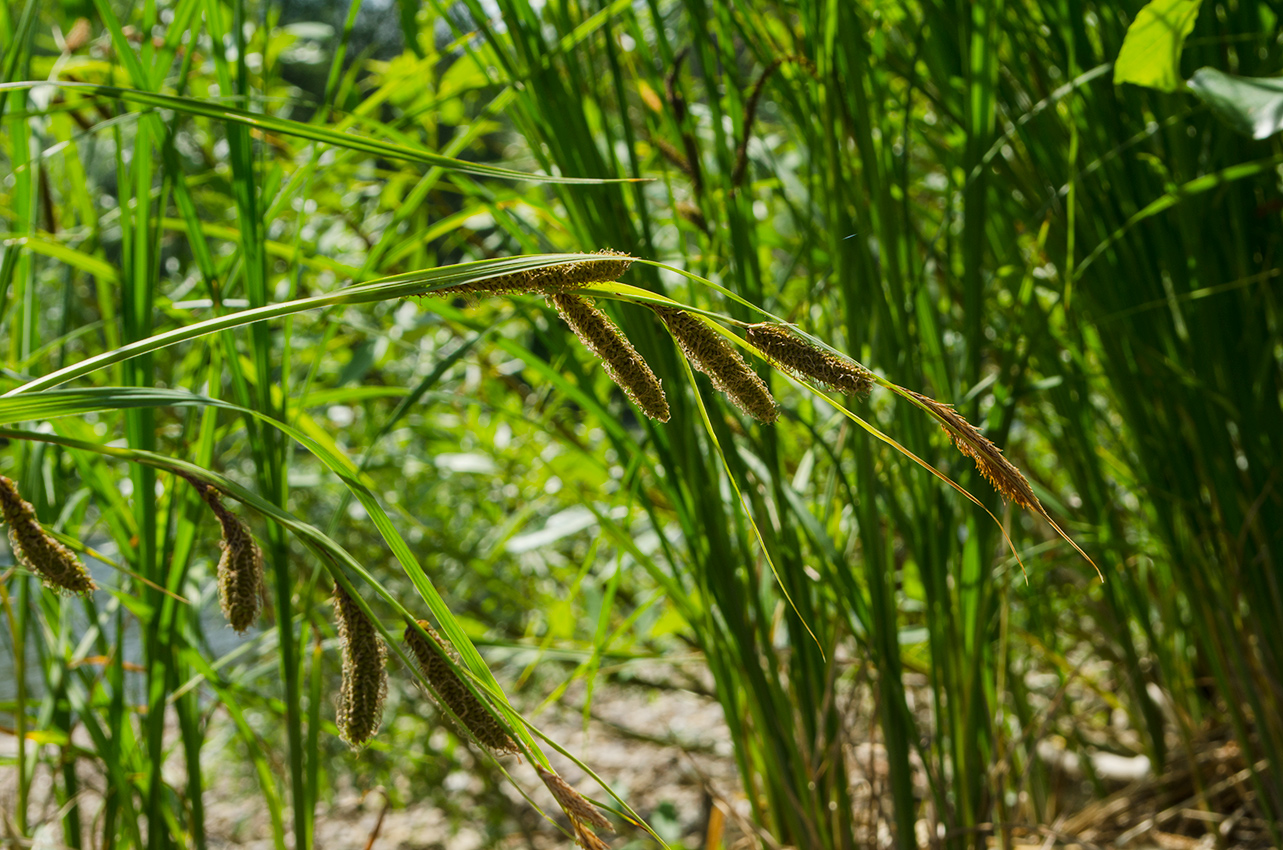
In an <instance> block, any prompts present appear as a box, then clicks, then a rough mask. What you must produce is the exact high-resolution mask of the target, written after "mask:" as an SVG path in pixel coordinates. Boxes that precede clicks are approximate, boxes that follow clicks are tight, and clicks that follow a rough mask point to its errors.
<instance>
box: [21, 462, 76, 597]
mask: <svg viewBox="0 0 1283 850" xmlns="http://www.w3.org/2000/svg"><path fill="white" fill-rule="evenodd" d="M0 512H3V514H4V521H5V522H6V523H8V524H9V543H10V545H11V546H13V554H14V555H15V556H16V557H17V559H18V561H19V562H20V563H21V564H23V565H24V566H26V567H27V568H28V569H30V570H31V571H32V572H33V573H35V574H36V575H38V576H40V578H41V580H43V581H44V584H45V587H48V588H50V589H52V590H57V591H59V592H62V593H67V594H71V593H78V594H84V593H91V592H92V591H94V590H96V589H97V588H98V585H96V584H94V580H93V579H92V578H90V577H89V570H87V569H85V565H84V564H82V563H81V562H80V559H79V558H77V557H76V556H75V554H74V553H73V552H72V551H71V550H70V549H68V548H67V547H66V546H63V545H62V544H61V543H59V542H58V541H57V540H54V539H53V537H51V536H50V535H49V532H47V531H45V530H44V528H42V527H41V525H40V523H39V522H37V521H36V510H35V508H33V507H32V506H31V503H30V502H27V501H25V500H24V499H23V498H22V496H21V495H20V494H19V493H18V487H17V485H16V484H14V483H13V482H12V481H10V480H9V479H8V478H5V477H4V476H3V475H0Z"/></svg>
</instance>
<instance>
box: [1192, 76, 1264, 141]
mask: <svg viewBox="0 0 1283 850" xmlns="http://www.w3.org/2000/svg"><path fill="white" fill-rule="evenodd" d="M1189 88H1190V90H1191V91H1192V92H1193V93H1194V94H1195V95H1196V96H1197V97H1198V99H1199V100H1201V101H1203V102H1204V103H1206V104H1207V105H1208V106H1209V107H1211V109H1212V112H1214V113H1215V114H1216V117H1217V118H1220V119H1221V120H1222V121H1224V122H1225V123H1226V124H1228V125H1230V126H1231V127H1233V128H1234V129H1235V130H1238V131H1239V132H1240V133H1242V134H1244V135H1246V136H1251V137H1252V138H1253V139H1268V138H1269V137H1270V136H1273V135H1274V134H1275V133H1277V132H1278V131H1279V130H1283V78H1280V77H1240V76H1237V75H1235V74H1227V73H1225V72H1224V71H1218V70H1216V69H1215V68H1199V69H1198V70H1197V71H1195V72H1194V76H1193V77H1191V78H1190V80H1189Z"/></svg>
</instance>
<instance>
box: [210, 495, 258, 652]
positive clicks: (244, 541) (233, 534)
mask: <svg viewBox="0 0 1283 850" xmlns="http://www.w3.org/2000/svg"><path fill="white" fill-rule="evenodd" d="M201 496H202V497H203V498H204V499H205V503H206V504H208V505H209V507H210V510H212V511H213V512H214V516H216V517H218V522H219V525H221V526H222V527H223V539H222V540H220V541H219V542H218V547H219V548H220V549H221V550H222V552H223V554H222V555H221V556H220V557H219V559H218V604H219V606H220V607H221V608H222V609H223V616H224V617H226V618H227V622H228V623H229V624H230V625H231V627H232V628H233V629H235V630H236V632H237V633H238V634H244V633H245V630H246V629H248V628H249V627H250V626H252V625H254V621H255V620H257V619H258V614H259V611H260V610H262V605H263V597H264V596H265V594H266V587H265V585H264V584H263V550H262V549H260V548H258V543H257V542H255V540H254V536H253V535H252V534H250V532H249V528H247V527H246V525H245V523H244V522H242V521H241V519H240V518H239V517H238V516H236V514H234V513H232V512H231V511H229V510H228V509H227V508H225V507H224V506H223V503H222V500H220V499H219V497H218V491H217V490H215V489H214V488H213V487H205V488H203V489H202V490H201Z"/></svg>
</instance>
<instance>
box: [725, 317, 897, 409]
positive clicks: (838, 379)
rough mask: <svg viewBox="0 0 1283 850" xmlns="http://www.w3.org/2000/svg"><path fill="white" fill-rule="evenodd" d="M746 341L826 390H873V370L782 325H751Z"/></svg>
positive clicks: (848, 391)
mask: <svg viewBox="0 0 1283 850" xmlns="http://www.w3.org/2000/svg"><path fill="white" fill-rule="evenodd" d="M748 341H749V344H750V345H752V346H753V347H754V348H756V349H757V350H758V351H760V352H762V353H763V354H765V355H766V356H767V357H769V358H770V359H771V360H772V361H773V362H774V363H775V364H776V365H777V366H779V367H780V368H782V369H786V370H788V371H790V372H792V373H793V374H795V375H797V376H799V377H804V378H811V379H813V380H815V381H817V382H819V383H820V384H821V385H823V386H824V387H826V388H828V389H831V390H837V391H839V392H844V393H852V394H854V395H858V396H862V397H863V396H866V395H868V394H869V390H871V389H873V373H872V372H870V371H869V370H868V369H865V368H864V367H863V366H861V365H860V364H859V363H856V362H855V361H854V360H847V359H846V358H844V357H838V356H837V355H836V354H832V353H830V352H828V351H825V350H824V349H822V348H819V347H818V346H815V345H812V344H811V343H809V342H807V341H806V340H804V339H802V338H801V337H799V336H797V335H796V334H794V333H793V332H791V331H790V330H789V329H788V328H786V327H784V326H783V325H777V324H773V323H770V322H763V323H762V324H759V325H753V326H751V327H750V328H749V329H748Z"/></svg>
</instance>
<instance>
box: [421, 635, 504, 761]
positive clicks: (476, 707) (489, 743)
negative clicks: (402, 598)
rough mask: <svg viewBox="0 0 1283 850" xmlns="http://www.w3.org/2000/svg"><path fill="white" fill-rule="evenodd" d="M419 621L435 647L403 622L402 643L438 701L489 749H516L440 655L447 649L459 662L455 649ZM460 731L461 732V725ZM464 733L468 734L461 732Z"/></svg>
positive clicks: (496, 722) (498, 751)
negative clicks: (403, 637)
mask: <svg viewBox="0 0 1283 850" xmlns="http://www.w3.org/2000/svg"><path fill="white" fill-rule="evenodd" d="M418 622H419V625H420V626H422V627H423V630H424V631H425V632H427V633H428V634H429V635H430V636H431V637H432V640H433V641H434V642H435V643H436V647H431V646H429V645H428V642H427V640H426V639H425V638H424V637H423V635H421V634H419V632H418V631H417V630H415V629H414V627H412V626H408V625H407V626H406V629H405V644H406V646H407V647H409V649H410V652H411V653H412V654H413V655H414V659H415V661H417V662H418V663H419V671H420V672H421V673H423V677H424V678H425V679H427V680H428V682H429V683H430V684H431V685H432V689H433V690H434V691H436V693H437V696H438V697H439V698H440V700H441V702H443V703H445V705H446V707H447V708H449V709H450V711H451V712H453V714H454V716H455V717H456V718H458V722H459V724H461V725H462V726H463V727H464V728H465V729H466V730H467V731H468V732H471V733H472V736H473V737H475V738H476V739H477V740H478V741H480V742H481V743H482V744H484V745H485V746H486V747H489V748H490V749H491V750H492V751H494V752H495V753H499V754H506V753H515V752H517V744H516V743H515V742H514V741H513V740H512V738H510V737H508V733H507V732H505V731H504V730H503V727H502V726H500V725H499V721H497V720H495V719H494V716H493V715H492V714H491V713H490V712H489V711H487V710H486V708H485V706H483V705H482V704H481V701H480V700H478V699H477V697H476V695H475V694H473V692H472V691H470V690H468V688H467V686H466V685H464V684H463V682H461V681H459V675H458V674H457V673H456V672H455V671H454V668H452V667H451V666H450V664H449V662H447V661H446V660H445V658H444V657H443V655H442V653H449V654H450V657H451V658H453V659H454V660H455V662H456V663H458V656H457V655H456V654H455V652H454V647H452V646H451V645H450V642H449V641H447V640H446V639H445V638H443V637H441V636H440V635H439V634H437V633H436V631H434V630H433V628H432V626H431V625H430V624H429V623H428V621H427V620H419V621H418ZM460 732H463V730H462V729H461V730H460ZM464 737H467V736H466V735H464Z"/></svg>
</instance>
